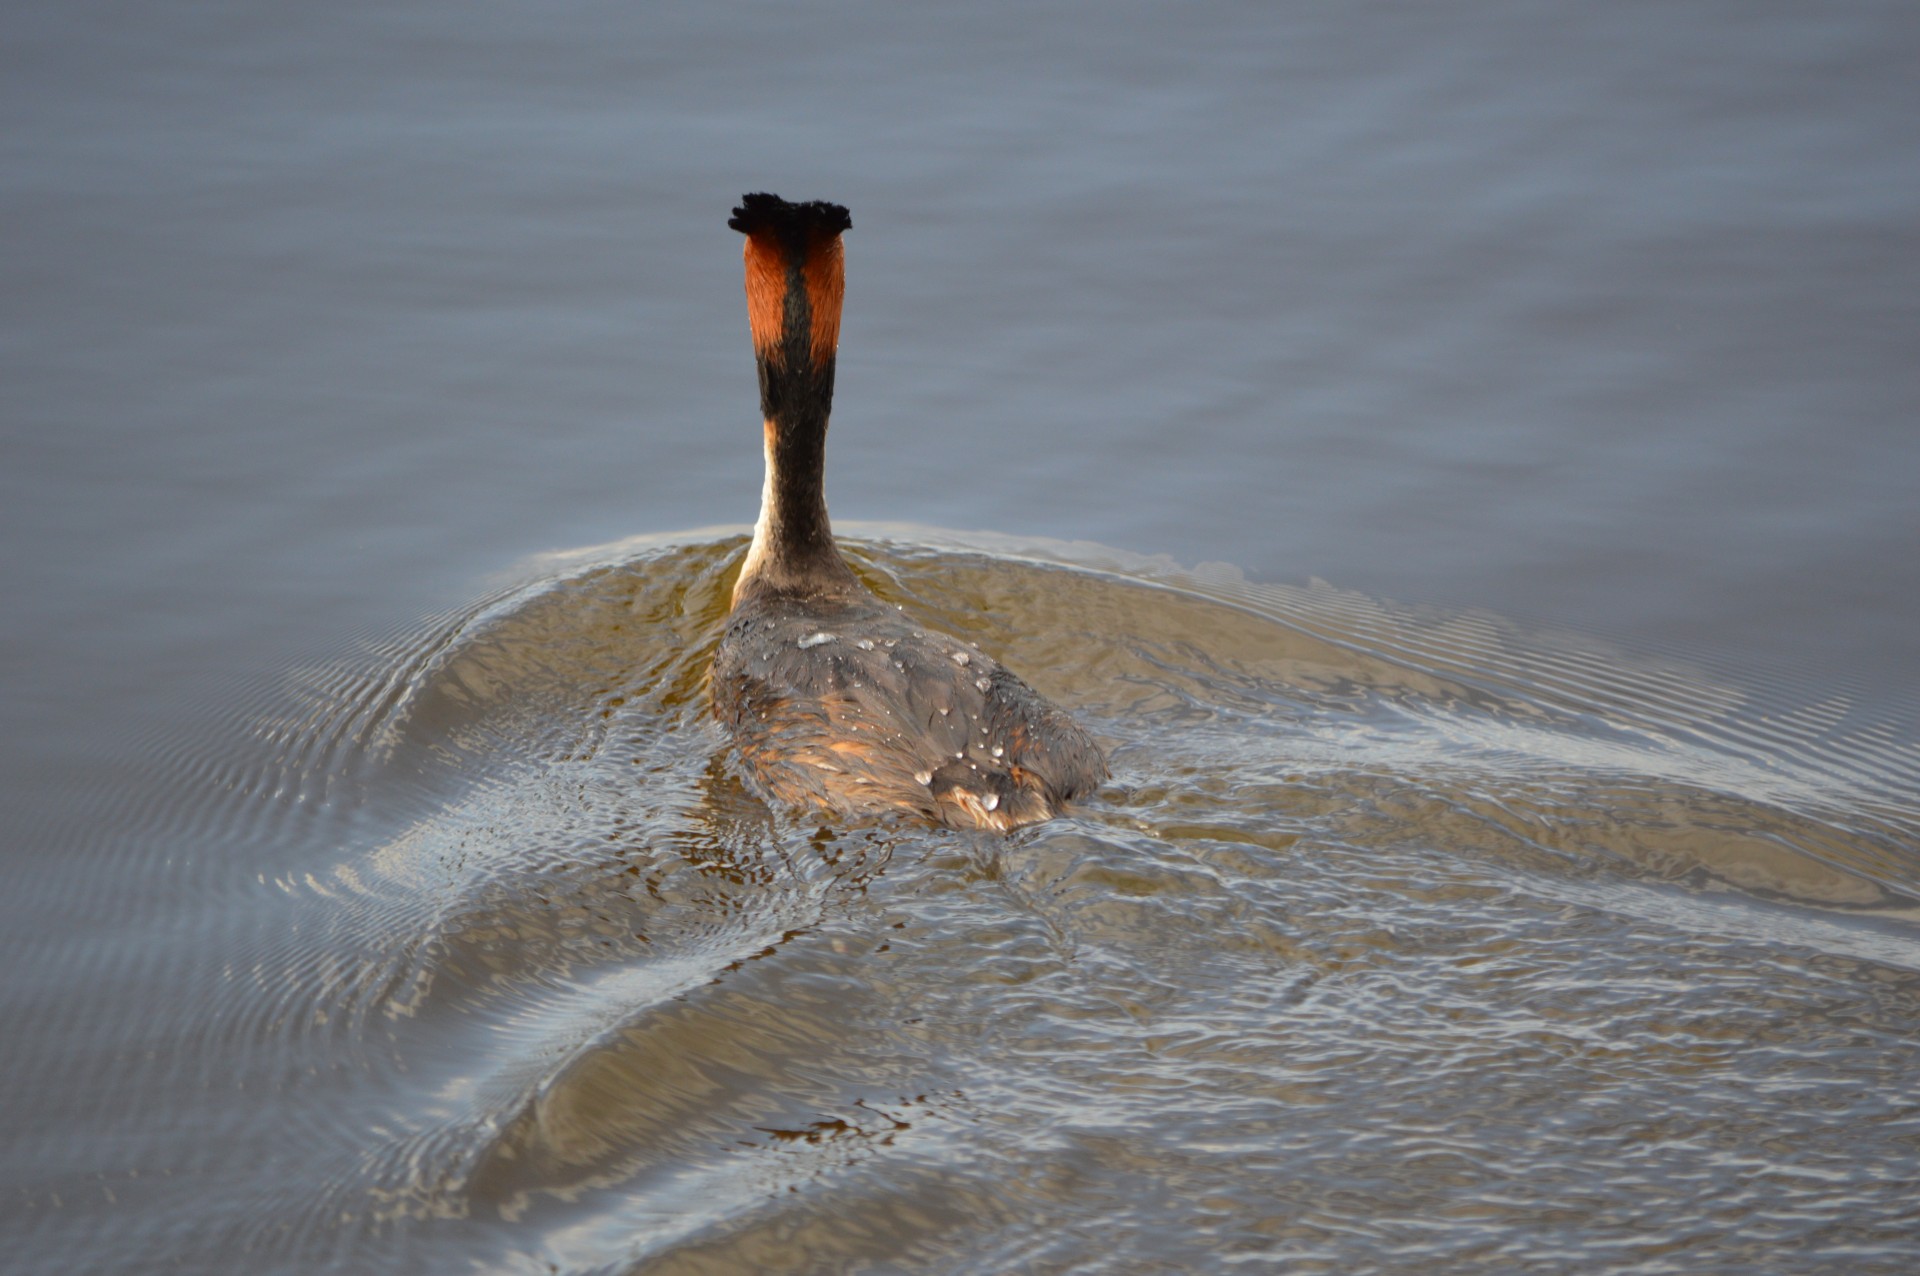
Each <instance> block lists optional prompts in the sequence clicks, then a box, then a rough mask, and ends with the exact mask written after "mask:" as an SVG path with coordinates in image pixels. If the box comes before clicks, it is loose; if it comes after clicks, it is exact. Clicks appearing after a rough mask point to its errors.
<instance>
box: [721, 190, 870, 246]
mask: <svg viewBox="0 0 1920 1276" xmlns="http://www.w3.org/2000/svg"><path fill="white" fill-rule="evenodd" d="M727 225H728V226H730V227H732V228H733V229H734V230H737V231H739V232H740V233H741V234H743V235H760V234H766V233H772V234H775V235H779V236H780V237H781V238H783V239H789V240H792V239H805V238H807V237H808V233H809V232H812V233H814V234H820V235H838V234H839V233H840V232H841V231H843V230H852V229H853V217H852V216H851V215H850V214H849V213H848V212H847V210H846V206H845V205H843V204H829V203H827V202H826V201H825V200H820V199H816V200H812V201H810V202H808V203H805V204H794V203H790V202H788V201H787V200H784V199H781V198H780V197H779V196H778V195H769V194H766V193H765V192H761V193H759V194H755V195H742V196H741V197H740V207H738V208H736V209H734V210H733V216H732V217H729V218H728V219H727Z"/></svg>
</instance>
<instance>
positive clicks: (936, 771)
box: [713, 195, 1107, 831]
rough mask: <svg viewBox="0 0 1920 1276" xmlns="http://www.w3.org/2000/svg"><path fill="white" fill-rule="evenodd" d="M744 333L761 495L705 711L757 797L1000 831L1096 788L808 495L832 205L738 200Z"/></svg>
mask: <svg viewBox="0 0 1920 1276" xmlns="http://www.w3.org/2000/svg"><path fill="white" fill-rule="evenodd" d="M727 224H728V225H729V226H731V227H732V228H733V229H735V230H737V231H740V232H741V233H742V234H744V235H745V236H746V237H747V242H746V249H745V259H746V281H747V317H748V322H749V325H750V327H751V329H752V332H753V346H754V354H755V357H756V360H757V362H758V364H759V370H760V403H761V415H762V417H763V418H764V421H765V444H766V465H767V471H766V487H765V489H764V491H763V493H762V496H761V506H760V521H759V522H758V523H757V524H756V525H755V527H754V531H753V543H752V545H751V546H750V547H749V549H748V550H747V556H746V559H745V561H744V562H743V563H742V565H741V568H740V576H739V579H738V581H737V582H736V583H735V585H734V591H733V612H732V615H731V616H730V617H729V618H728V623H727V629H726V633H725V635H724V636H723V637H722V638H721V641H720V647H719V650H718V652H717V653H716V654H715V656H714V663H713V705H714V712H715V714H716V715H717V716H718V717H719V718H720V720H721V721H722V722H723V723H725V724H726V726H727V727H728V728H729V729H730V731H731V732H732V735H733V739H734V744H735V747H736V748H737V750H738V752H739V755H740V758H741V760H742V762H743V763H744V764H745V766H746V769H747V770H748V772H749V773H750V774H751V776H752V777H753V779H754V781H755V783H756V784H757V785H758V786H759V787H760V788H762V789H763V790H764V791H765V792H766V793H767V795H769V796H771V797H773V798H774V799H776V800H778V801H781V802H784V803H787V804H789V805H793V806H799V807H807V808H813V809H817V810H822V811H826V812H829V813H833V814H839V815H848V816H866V815H878V814H882V813H885V812H891V811H903V812H906V813H909V814H912V815H917V816H919V817H921V818H924V819H927V820H930V821H933V822H936V823H940V824H946V825H950V826H952V827H955V828H985V829H997V830H1001V831H1006V830H1009V829H1013V828H1017V827H1019V826H1020V825H1023V824H1032V823H1036V822H1038V821H1040V820H1045V819H1050V818H1051V817H1052V816H1054V815H1055V814H1057V813H1058V812H1059V810H1060V808H1061V806H1062V805H1063V804H1064V803H1065V802H1067V801H1069V800H1070V799H1072V798H1075V797H1079V796H1081V795H1083V794H1086V793H1090V792H1092V791H1093V790H1094V789H1096V788H1097V787H1098V786H1099V785H1100V783H1101V782H1102V781H1104V780H1105V779H1106V778H1107V764H1106V760H1105V759H1104V758H1103V757H1102V756H1101V753H1100V748H1099V746H1098V745H1097V744H1095V743H1094V741H1093V738H1092V737H1091V736H1089V735H1088V734H1087V733H1086V731H1085V730H1084V729H1083V728H1082V727H1081V726H1080V725H1079V723H1077V722H1075V721H1074V720H1073V719H1072V718H1070V717H1069V716H1068V715H1067V714H1066V713H1065V712H1064V711H1063V710H1061V709H1059V708H1058V707H1056V706H1055V705H1054V704H1052V703H1051V702H1050V701H1048V700H1047V699H1046V698H1045V697H1044V696H1042V695H1040V693H1039V692H1037V691H1035V690H1033V689H1032V688H1031V687H1029V686H1028V685H1027V684H1026V683H1024V682H1022V681H1021V680H1020V679H1019V678H1018V677H1016V676H1015V675H1014V674H1013V673H1011V672H1010V671H1008V670H1007V669H1005V668H1003V667H1002V666H1001V665H1000V664H999V663H998V662H997V661H995V660H994V659H993V658H992V657H991V656H988V655H986V654H984V653H983V652H981V651H979V650H978V649H976V648H975V647H973V646H972V645H970V644H968V643H965V642H962V641H960V640H959V639H957V638H953V637H950V636H948V635H946V634H943V633H939V632H936V631H934V630H931V629H928V628H926V627H925V626H923V625H916V624H915V623H914V622H913V621H912V620H911V619H910V618H909V617H907V616H906V615H904V614H903V613H902V612H901V611H899V610H898V609H897V608H894V607H890V606H888V605H887V604H885V603H883V602H882V601H880V599H878V598H876V597H875V596H874V595H873V594H872V593H871V592H870V591H869V590H868V589H867V587H866V586H865V585H863V584H861V582H860V580H859V578H858V577H856V576H855V575H854V574H853V571H852V569H850V568H849V567H848V566H847V564H846V561H845V560H844V559H842V558H841V557H840V552H839V550H838V548H836V546H835V545H834V541H833V532H832V529H831V527H830V525H829V524H828V521H827V506H826V496H825V489H824V477H825V459H826V437H827V418H828V415H829V413H830V411H831V409H832V406H833V370H834V357H835V352H836V350H837V348H838V345H839V335H840V303H841V297H842V295H843V292H844V270H843V264H842V262H843V258H842V250H841V244H840V235H841V232H843V231H845V230H847V229H849V228H850V227H851V225H852V221H851V218H850V217H849V216H848V214H847V210H846V209H845V208H843V207H841V206H840V205H838V204H827V203H819V202H814V203H806V204H795V203H789V202H787V201H786V200H783V199H781V198H779V197H778V196H775V195H747V196H745V197H744V198H743V199H742V200H741V206H740V207H739V208H736V209H734V211H733V217H732V219H731V220H729V221H728V223H727Z"/></svg>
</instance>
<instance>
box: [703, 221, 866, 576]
mask: <svg viewBox="0 0 1920 1276" xmlns="http://www.w3.org/2000/svg"><path fill="white" fill-rule="evenodd" d="M734 214H735V215H734V219H733V220H732V221H731V222H729V223H728V225H730V226H732V227H733V228H734V229H735V230H739V231H741V232H743V233H744V234H745V235H746V236H747V242H746V246H745V262H746V284H747V322H748V326H749V327H750V329H751V330H752V335H753V353H754V359H755V361H756V362H757V364H758V365H759V369H760V416H761V418H762V420H763V421H764V422H765V423H766V456H767V478H766V486H765V487H764V488H763V489H762V492H761V498H760V521H759V522H758V523H757V524H756V525H755V526H754V529H753V545H752V547H751V548H750V549H749V550H748V551H747V559H746V562H745V564H744V565H743V566H742V567H741V571H740V579H739V581H738V582H737V583H736V584H735V585H734V589H733V600H734V603H735V604H736V605H738V604H739V603H740V602H741V600H742V599H744V598H747V597H749V596H750V595H752V594H754V593H757V592H762V591H776V592H780V593H791V594H820V593H844V592H846V591H848V590H850V589H857V588H858V587H859V585H858V582H857V581H856V580H855V579H854V575H853V572H852V571H851V570H850V569H849V568H848V567H847V565H846V563H845V561H843V560H842V559H841V557H840V551H839V550H838V549H837V548H835V546H834V543H833V529H832V526H831V525H830V524H829V523H828V522H827V497H826V463H827V418H828V416H829V415H830V414H831V413H832V411H833V369H834V357H835V351H836V350H837V348H838V346H839V342H840V302H841V298H842V296H843V294H844V292H845V273H844V268H843V264H842V254H841V248H840V232H841V231H843V230H845V229H846V228H847V226H848V225H849V224H850V223H849V221H848V218H847V210H846V209H844V208H841V207H840V206H838V205H834V204H821V203H813V204H790V203H788V202H787V201H785V200H782V199H779V198H777V197H776V196H772V195H749V196H747V197H746V198H745V201H744V204H743V206H742V207H741V208H738V209H735V210H734Z"/></svg>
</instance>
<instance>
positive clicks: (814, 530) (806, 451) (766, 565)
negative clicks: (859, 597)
mask: <svg viewBox="0 0 1920 1276" xmlns="http://www.w3.org/2000/svg"><path fill="white" fill-rule="evenodd" d="M766 377H767V369H766V367H765V365H764V364H763V365H762V367H761V380H762V385H763V386H764V385H765V382H766ZM825 377H826V381H827V392H826V393H827V397H829V398H830V397H831V395H832V382H833V365H832V363H831V362H829V363H828V365H827V367H826V369H825ZM763 397H764V395H763ZM765 439H766V457H767V473H766V482H765V485H764V486H763V487H762V488H761V491H760V521H759V522H758V523H756V524H754V528H753V545H752V547H751V548H749V549H748V550H747V559H746V562H745V564H744V565H743V566H742V567H741V569H740V579H739V582H738V583H737V584H736V585H735V586H734V601H735V602H736V603H738V602H739V601H740V600H741V599H743V598H746V597H748V596H749V595H751V594H753V593H756V592H762V591H774V592H779V593H796V594H805V593H831V592H844V591H845V590H846V589H848V588H850V587H852V586H854V585H855V584H856V582H855V579H854V575H853V572H852V570H851V569H849V568H848V567H847V564H846V560H844V559H842V558H841V557H840V551H839V548H838V547H837V546H835V545H834V542H833V526H832V524H831V523H830V522H829V521H828V519H827V497H826V482H825V480H826V461H827V412H826V408H825V406H824V403H823V404H822V406H821V407H820V408H819V409H818V410H817V411H803V412H795V411H792V410H788V411H783V412H782V413H780V414H779V415H774V414H773V413H771V412H769V414H768V416H767V418H766V435H765Z"/></svg>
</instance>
